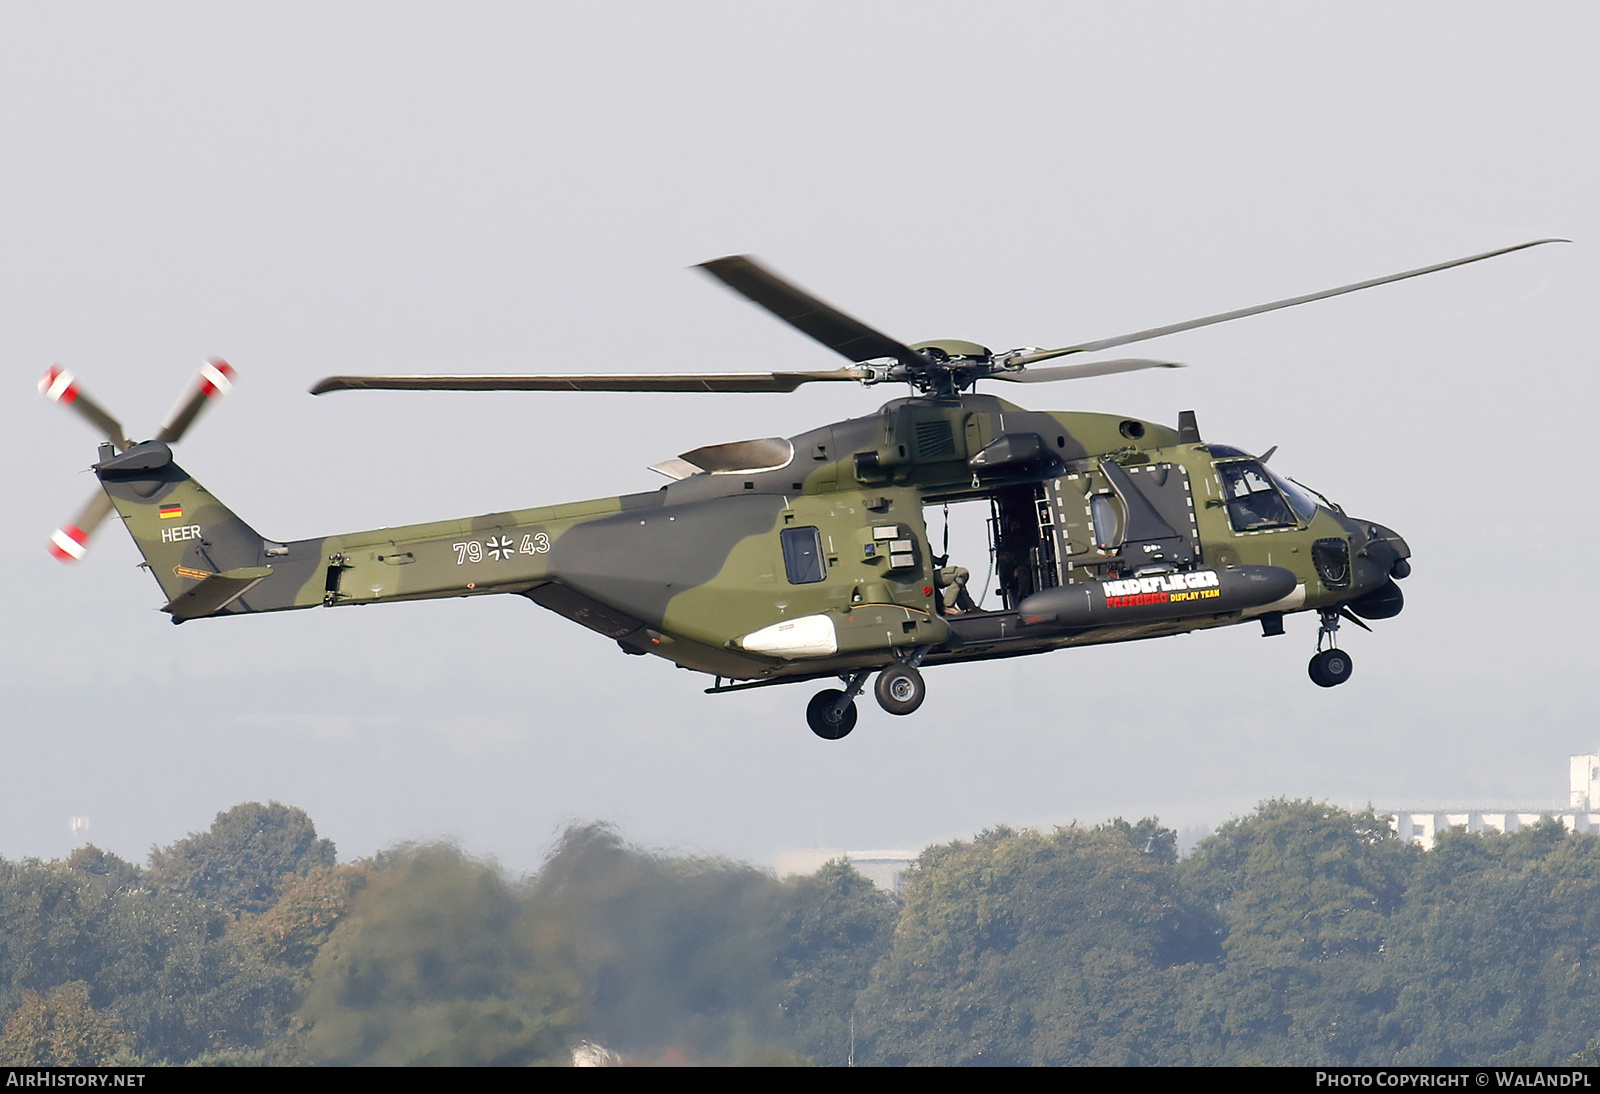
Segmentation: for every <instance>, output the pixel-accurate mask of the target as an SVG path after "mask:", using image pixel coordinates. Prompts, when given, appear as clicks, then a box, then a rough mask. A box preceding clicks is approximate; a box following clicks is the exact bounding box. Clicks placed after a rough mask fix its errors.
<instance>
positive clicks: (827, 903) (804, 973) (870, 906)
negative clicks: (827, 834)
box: [776, 860, 900, 1066]
mask: <svg viewBox="0 0 1600 1094" xmlns="http://www.w3.org/2000/svg"><path fill="white" fill-rule="evenodd" d="M899 916H900V901H899V900H898V899H897V898H896V897H895V896H894V895H893V894H892V893H886V892H884V891H883V890H881V889H879V888H878V887H877V886H876V885H874V884H873V883H872V882H871V881H870V880H868V879H867V878H865V877H863V876H862V875H861V874H860V873H859V872H857V871H856V869H855V868H854V867H852V866H851V865H850V863H849V862H847V861H844V860H837V861H834V862H830V863H828V864H827V865H825V866H823V867H822V869H820V870H818V871H817V872H816V873H814V874H810V875H806V876H802V877H797V878H793V879H791V880H790V881H789V882H788V883H787V884H786V885H785V886H784V892H783V909H782V911H781V913H780V915H779V922H778V937H779V939H780V946H781V949H780V950H779V952H778V956H777V964H776V972H777V975H778V977H779V979H780V981H781V983H782V991H783V994H782V998H781V1000H780V1001H779V1004H778V1005H779V1006H780V1007H781V1009H782V1011H783V1015H784V1018H785V1019H786V1020H787V1022H788V1024H789V1026H790V1034H789V1035H790V1036H791V1037H792V1038H793V1039H794V1043H795V1045H796V1047H797V1048H798V1049H799V1051H800V1052H802V1053H804V1054H805V1055H806V1056H808V1057H810V1058H811V1059H812V1060H814V1061H815V1062H816V1063H819V1064H825V1065H829V1066H839V1065H842V1064H844V1063H846V1062H847V1061H848V1060H849V1057H850V1022H851V1016H852V1013H853V1011H854V1009H855V1002H856V996H857V995H858V994H860V992H861V990H862V989H863V988H865V987H866V986H867V982H868V980H869V978H870V977H871V975H872V969H873V966H874V965H876V964H877V963H878V961H879V960H880V959H881V958H882V957H883V955H884V954H885V953H887V952H888V949H889V945H890V943H891V942H892V941H893V940H894V925H895V921H896V920H897V919H898V918H899Z"/></svg>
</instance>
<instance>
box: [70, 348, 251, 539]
mask: <svg viewBox="0 0 1600 1094" xmlns="http://www.w3.org/2000/svg"><path fill="white" fill-rule="evenodd" d="M234 375H235V374H234V371H233V366H232V365H230V364H228V362H226V361H224V360H222V359H221V358H220V357H212V358H210V359H209V360H208V361H207V362H206V363H205V364H203V365H201V366H200V372H199V374H198V375H197V376H196V377H195V383H194V386H193V387H192V388H191V389H190V390H189V391H188V392H187V393H186V394H185V395H184V396H183V398H181V399H180V400H178V404H177V405H176V406H174V407H173V408H172V411H171V413H169V414H168V415H167V419H166V421H165V422H164V423H163V424H162V426H161V432H160V433H158V434H156V437H155V439H156V440H158V441H160V442H162V443H163V444H174V443H176V442H177V441H178V440H180V439H181V438H182V437H183V435H184V434H185V433H187V432H188V431H189V427H190V426H192V425H193V424H194V422H195V419H196V418H198V417H199V416H200V412H201V411H202V410H204V409H205V407H206V404H207V403H208V402H210V401H211V400H212V399H217V398H220V397H221V396H223V395H225V394H227V392H228V389H229V388H231V387H232V386H233V380H234ZM39 394H41V395H43V396H44V397H45V398H47V399H49V400H50V401H51V402H53V403H59V404H61V405H63V406H66V407H67V408H68V409H70V410H74V411H76V412H77V413H78V414H79V415H81V416H82V417H83V418H84V419H86V420H87V421H88V422H89V423H90V424H91V425H93V426H94V427H95V429H97V430H98V431H99V432H100V433H101V435H103V436H104V437H105V438H106V440H108V441H110V442H111V446H110V447H114V448H115V449H116V450H117V451H118V452H126V451H127V450H128V449H130V448H132V447H133V443H134V442H133V441H131V440H129V439H128V437H127V435H126V433H125V432H124V430H123V428H122V423H121V422H119V421H117V419H116V418H115V417H114V416H112V414H111V413H110V412H109V411H107V410H106V409H105V407H103V406H101V405H100V404H99V403H97V402H95V401H94V400H93V399H91V398H90V397H89V396H88V395H86V394H84V392H83V389H82V387H81V386H80V385H79V383H78V380H77V377H75V376H73V375H72V373H71V372H68V371H67V370H66V369H65V368H63V367H62V366H61V365H59V364H58V365H52V366H50V369H49V371H47V372H46V373H45V374H44V376H43V377H41V378H40V380H39ZM110 455H111V452H110V451H109V449H108V447H107V446H102V448H101V458H102V459H105V458H107V457H109V456H110ZM112 508H113V507H112V504H111V498H110V497H109V496H108V495H107V494H106V493H105V491H104V490H100V491H96V493H95V495H94V496H93V497H91V498H90V499H89V502H88V504H86V505H85V506H84V507H83V509H82V510H81V511H80V512H79V513H78V515H77V516H75V517H73V518H72V520H70V521H69V522H67V523H66V524H63V525H62V526H61V527H60V528H57V529H56V530H55V532H54V533H52V534H51V536H50V543H49V547H50V553H51V554H52V555H53V556H55V557H56V558H58V559H60V560H61V561H62V562H75V561H77V560H78V559H80V558H82V557H83V556H84V554H86V553H87V552H88V550H89V538H90V536H92V535H93V534H94V531H95V529H96V528H98V527H99V526H100V523H101V522H102V521H104V520H105V519H106V517H108V516H110V515H111V510H112Z"/></svg>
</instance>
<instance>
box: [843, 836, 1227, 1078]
mask: <svg viewBox="0 0 1600 1094" xmlns="http://www.w3.org/2000/svg"><path fill="white" fill-rule="evenodd" d="M1157 836H1160V837H1161V838H1159V839H1156V838H1154V837H1157ZM1172 842H1173V841H1172V840H1171V839H1170V838H1168V837H1166V835H1165V830H1163V829H1160V828H1159V826H1158V825H1156V824H1155V823H1154V822H1153V821H1151V822H1141V823H1140V825H1137V826H1132V825H1127V824H1125V823H1121V822H1114V823H1112V824H1110V825H1104V826H1100V827H1096V828H1079V827H1076V826H1074V827H1071V828H1059V829H1057V830H1056V831H1054V832H1052V833H1048V834H1047V833H1041V832H1037V831H1032V830H1024V831H1013V830H1011V829H1009V828H999V829H994V830H991V831H988V832H984V833H983V834H981V835H980V836H978V837H977V839H975V840H974V841H972V842H971V843H964V842H956V843H952V844H946V845H944V846H939V847H930V848H928V849H927V850H926V851H924V852H923V854H922V856H921V857H920V858H919V859H918V860H917V862H916V864H915V866H914V868H913V869H912V871H911V872H910V874H909V876H908V878H907V881H906V885H905V908H904V910H903V912H902V913H901V916H900V920H899V923H898V925H897V927H896V929H895V935H894V942H893V945H892V947H891V949H890V952H889V954H888V956H887V957H886V958H885V959H884V961H883V962H882V963H881V965H880V966H879V967H878V969H877V970H876V971H875V973H874V975H873V978H872V983H871V985H870V986H869V987H868V988H867V990H866V991H865V992H863V993H862V995H861V998H860V1001H859V1004H858V1011H859V1012H860V1013H861V1014H862V1015H864V1016H865V1017H866V1018H867V1019H868V1022H867V1024H868V1028H869V1031H870V1034H869V1051H870V1053H871V1058H872V1059H873V1060H875V1061H877V1062H880V1063H889V1064H916V1065H948V1064H993V1065H1018V1064H1080V1063H1081V1064H1143V1063H1182V1062H1192V1061H1193V1060H1194V1057H1193V1054H1192V1052H1191V1051H1190V1048H1189V1047H1188V1044H1187V1041H1186V1038H1184V1037H1183V1036H1181V1035H1180V1034H1179V1033H1178V1011H1179V1005H1178V1003H1179V999H1180V998H1181V996H1182V995H1183V993H1184V992H1185V991H1187V990H1188V987H1187V985H1188V981H1189V980H1190V979H1191V978H1192V976H1193V970H1192V969H1191V968H1190V967H1189V965H1188V963H1189V962H1191V961H1192V960H1193V959H1194V957H1195V956H1197V955H1196V952H1195V947H1196V945H1197V944H1198V945H1201V946H1202V947H1203V946H1204V944H1205V941H1206V939H1207V937H1208V935H1209V932H1208V931H1207V930H1206V929H1205V916H1204V913H1203V911H1200V910H1197V909H1194V908H1191V907H1188V906H1186V905H1185V903H1184V901H1183V900H1182V899H1181V898H1180V895H1179V893H1178V884H1177V872H1176V869H1175V868H1174V866H1173V865H1172V863H1171V861H1170V857H1171V856H1170V855H1169V854H1168V853H1167V850H1166V849H1167V848H1169V847H1170V846H1171V845H1172ZM1158 848H1160V850H1158Z"/></svg>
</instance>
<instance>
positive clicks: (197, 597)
mask: <svg viewBox="0 0 1600 1094" xmlns="http://www.w3.org/2000/svg"><path fill="white" fill-rule="evenodd" d="M184 576H186V577H187V576H189V575H187V574H186V575H184ZM271 576H272V567H271V566H241V567H240V568H239V569H237V570H224V571H223V572H222V573H220V574H207V575H206V576H205V577H203V578H201V579H200V583H199V584H197V585H195V586H194V587H193V588H192V589H187V590H185V591H183V592H181V593H179V594H178V595H177V596H175V597H173V598H172V599H171V600H169V601H167V602H166V604H164V605H163V606H162V608H161V610H162V611H164V612H166V613H167V614H169V615H171V616H172V618H173V619H174V620H176V621H179V622H181V621H183V620H185V619H199V618H200V617H201V616H206V615H213V614H215V613H216V612H220V611H221V610H222V609H223V608H226V607H227V606H228V605H229V604H232V603H233V602H234V601H235V600H238V599H239V598H240V597H241V596H243V595H244V594H245V593H247V592H249V591H250V590H251V589H253V588H255V587H256V585H258V584H260V583H261V582H262V581H264V580H266V579H267V578H268V577H271Z"/></svg>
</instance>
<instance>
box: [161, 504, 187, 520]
mask: <svg viewBox="0 0 1600 1094" xmlns="http://www.w3.org/2000/svg"><path fill="white" fill-rule="evenodd" d="M182 517H183V506H181V505H163V506H162V507H161V519H162V520H178V519H181V518H182Z"/></svg>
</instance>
